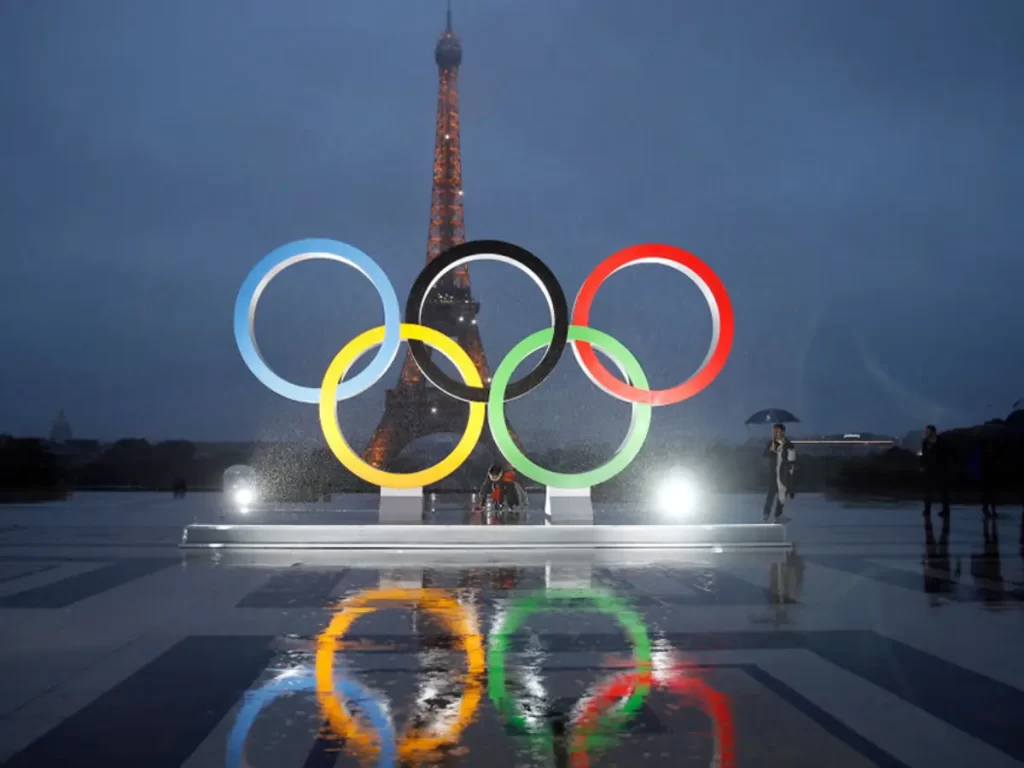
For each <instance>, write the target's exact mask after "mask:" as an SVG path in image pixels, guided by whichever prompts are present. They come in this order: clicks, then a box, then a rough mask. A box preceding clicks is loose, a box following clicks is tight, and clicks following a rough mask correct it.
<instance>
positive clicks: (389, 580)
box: [378, 568, 423, 589]
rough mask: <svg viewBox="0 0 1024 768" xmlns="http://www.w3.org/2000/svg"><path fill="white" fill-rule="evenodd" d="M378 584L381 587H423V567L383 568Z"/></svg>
mask: <svg viewBox="0 0 1024 768" xmlns="http://www.w3.org/2000/svg"><path fill="white" fill-rule="evenodd" d="M378 585H379V587H380V588H381V589H423V569H422V568H381V569H380V573H379V575H378Z"/></svg>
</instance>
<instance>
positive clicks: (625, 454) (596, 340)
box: [487, 325, 652, 488]
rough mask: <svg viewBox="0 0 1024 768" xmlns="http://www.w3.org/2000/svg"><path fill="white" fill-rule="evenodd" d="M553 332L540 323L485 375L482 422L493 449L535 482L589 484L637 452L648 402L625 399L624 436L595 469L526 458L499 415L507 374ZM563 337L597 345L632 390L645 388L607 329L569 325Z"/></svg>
mask: <svg viewBox="0 0 1024 768" xmlns="http://www.w3.org/2000/svg"><path fill="white" fill-rule="evenodd" d="M554 334H555V331H554V329H553V328H545V329H544V330H540V331H537V332H536V333H532V334H530V335H529V336H527V337H526V338H525V339H523V340H522V341H520V342H519V343H518V344H516V345H515V346H514V347H512V349H511V350H510V351H509V353H508V354H507V355H505V359H504V360H502V361H501V364H500V365H499V366H498V369H497V370H496V371H495V372H494V377H493V379H492V380H491V393H490V397H489V399H488V401H487V424H488V426H489V427H490V428H491V435H492V436H493V437H494V442H495V444H496V445H497V446H498V450H499V451H501V454H502V455H503V456H504V457H505V459H506V460H507V461H508V463H509V464H511V465H512V467H513V468H514V469H516V470H518V471H520V472H522V473H523V474H524V475H526V476H527V477H529V478H532V479H533V480H536V481H537V482H538V483H544V485H548V486H552V487H554V488H589V487H590V486H592V485H598V484H600V483H604V482H607V481H608V480H611V479H612V478H613V477H615V476H616V475H617V474H619V472H621V471H622V470H624V469H625V468H626V467H627V466H629V464H630V462H632V461H633V459H635V458H636V455H637V454H638V453H640V449H641V448H642V447H643V444H644V440H646V439H647V432H648V431H649V430H650V428H651V408H652V406H651V405H650V404H647V403H641V402H637V401H630V402H632V405H633V411H632V416H631V418H630V422H629V430H628V431H627V433H626V438H625V440H623V441H622V445H621V446H619V450H618V451H616V452H615V455H614V456H612V458H611V459H609V460H608V461H607V462H605V463H604V464H602V465H601V466H599V467H597V468H596V469H591V470H589V471H587V472H579V473H572V474H569V473H565V472H553V471H551V470H550V469H544V467H542V466H540V465H539V464H535V463H534V462H532V461H530V459H529V458H527V456H526V454H524V453H523V452H522V451H521V450H520V449H519V446H517V445H516V443H515V441H514V440H513V439H512V435H511V434H510V433H509V429H508V422H507V420H506V419H505V389H506V387H508V383H509V381H510V380H511V379H512V374H514V373H515V372H516V368H518V367H519V365H520V364H521V363H522V362H523V361H524V360H525V359H526V358H527V357H529V356H530V354H531V353H533V352H536V351H537V350H538V349H541V348H542V347H546V346H548V345H550V344H551V342H552V339H554ZM569 341H581V342H585V343H587V344H590V345H591V346H593V347H597V348H598V349H600V350H601V351H602V352H604V353H605V354H606V355H608V356H609V357H610V358H611V359H612V360H614V361H615V363H616V364H617V365H618V366H619V367H620V368H621V369H622V374H623V376H624V377H625V378H627V379H628V380H629V382H630V384H632V385H633V386H634V387H635V388H636V389H642V390H649V389H650V385H649V384H648V383H647V376H646V375H645V374H644V371H643V368H641V367H640V363H639V362H638V361H637V359H636V358H635V357H633V353H632V352H630V351H629V350H628V349H626V348H625V347H624V346H623V345H622V343H621V342H620V341H617V340H616V339H614V338H612V337H611V336H609V335H608V334H607V333H603V332H602V331H598V330H595V329H593V328H588V327H585V326H581V325H570V326H569Z"/></svg>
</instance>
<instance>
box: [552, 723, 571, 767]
mask: <svg viewBox="0 0 1024 768" xmlns="http://www.w3.org/2000/svg"><path fill="white" fill-rule="evenodd" d="M547 719H548V722H549V723H550V724H551V736H552V749H553V752H554V766H555V768H565V766H567V765H569V746H568V743H567V742H568V735H567V734H566V727H565V715H564V714H563V713H561V712H558V711H555V710H549V711H548V713H547Z"/></svg>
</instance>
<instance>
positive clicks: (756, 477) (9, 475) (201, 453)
mask: <svg viewBox="0 0 1024 768" xmlns="http://www.w3.org/2000/svg"><path fill="white" fill-rule="evenodd" d="M943 439H945V440H946V441H947V446H948V450H949V455H950V469H949V472H950V484H951V489H952V491H953V493H954V494H955V495H958V496H961V497H962V496H964V495H973V494H977V493H978V492H979V491H980V484H979V477H978V473H977V455H978V450H979V447H980V444H981V442H982V440H993V439H994V440H996V441H997V444H998V451H997V454H998V457H999V469H998V472H997V477H998V480H997V484H998V486H999V487H1000V488H1001V489H1002V490H1004V491H1005V492H1006V493H1011V492H1015V489H1016V487H1017V484H1018V482H1020V481H1021V479H1022V478H1024V434H1022V433H1021V432H1020V431H1014V430H1008V429H1005V428H1003V425H1001V424H989V425H986V426H985V427H975V428H971V429H964V430H955V431H951V432H946V433H944V434H943ZM614 450H615V447H614V446H610V445H587V446H570V447H567V448H562V449H558V450H552V451H548V452H546V453H538V454H537V455H536V460H537V461H538V463H540V464H541V465H543V466H545V467H548V468H550V469H553V470H556V471H562V472H580V471H583V470H587V469H591V468H593V467H595V466H597V465H599V464H600V463H602V462H604V461H606V460H607V459H608V457H609V456H611V455H612V453H613V451H614ZM236 464H246V465H250V466H252V467H254V468H255V469H256V471H257V473H258V474H259V476H260V477H261V481H262V482H261V485H262V487H263V488H264V490H265V492H269V493H270V495H271V496H273V497H275V498H278V499H282V500H296V501H301V500H316V499H318V498H323V497H324V496H326V495H328V494H330V493H342V492H364V491H373V490H375V488H374V487H372V486H370V485H369V484H368V483H365V482H364V481H362V480H360V479H358V478H356V477H354V476H353V475H352V474H351V473H349V472H348V471H347V470H346V469H345V468H343V467H342V466H341V465H340V464H339V463H338V461H337V460H336V459H335V458H334V456H333V455H332V454H331V453H330V451H329V450H328V449H327V448H324V447H319V446H306V445H294V444H281V443H254V444H252V445H249V446H246V447H240V448H238V449H236V450H225V449H223V448H221V449H219V450H217V451H209V450H203V449H202V446H197V445H196V444H194V443H191V442H188V441H185V440H169V441H165V442H159V443H150V442H148V441H146V440H143V439H139V438H125V439H123V440H118V441H117V442H115V443H113V444H111V445H108V446H101V445H100V444H99V443H96V442H95V441H72V443H71V444H62V445H52V444H50V443H48V442H46V441H43V440H38V439H27V438H12V437H9V436H0V501H11V500H25V499H48V498H60V497H61V496H63V495H65V494H66V492H67V491H68V490H73V489H83V490H84V489H90V490H94V489H95V490H98V489H122V488H123V489H139V490H166V491H168V492H170V491H171V489H172V488H174V487H175V485H176V484H178V483H180V482H181V481H184V483H185V484H186V485H187V487H188V488H189V489H192V490H200V489H207V490H219V489H220V488H221V486H222V479H223V474H224V471H225V470H226V469H227V468H228V467H230V466H233V465H236ZM401 469H402V470H404V471H409V470H412V469H416V467H404V466H403V467H402V468H401ZM678 469H684V470H686V471H689V472H691V473H692V474H693V475H694V476H695V477H696V478H697V479H698V481H699V483H700V484H701V486H702V487H703V488H705V489H706V490H708V491H718V492H738V491H761V490H763V489H764V488H765V487H766V486H767V484H768V480H769V477H770V472H771V468H770V467H769V466H768V464H767V463H766V462H765V461H763V460H762V459H761V457H760V450H759V449H753V448H752V447H750V446H742V447H736V446H731V445H726V444H715V443H706V444H701V443H696V442H685V443H680V444H678V445H660V446H655V445H648V446H646V447H645V449H644V450H643V451H642V452H641V453H640V455H639V456H638V457H637V459H636V461H634V462H633V463H632V464H631V465H630V466H629V467H628V468H627V469H626V470H625V471H624V472H622V473H621V474H620V475H618V476H617V477H615V478H614V479H613V480H611V481H610V482H608V483H604V484H603V485H601V486H598V487H597V488H595V489H594V498H595V499H597V500H600V499H605V500H616V499H631V498H642V497H643V496H644V495H645V494H649V493H650V491H651V490H652V488H653V486H654V485H655V484H656V483H657V482H658V478H659V477H660V476H663V475H665V474H668V473H669V472H672V471H675V470H678ZM798 472H799V477H798V487H797V490H798V492H804V493H807V492H828V493H831V494H837V495H844V496H852V495H859V496H862V495H874V496H885V497H909V496H912V495H916V494H918V493H919V492H920V488H921V481H922V478H921V473H920V471H919V459H918V456H917V455H916V454H914V453H911V452H908V451H904V450H901V449H899V448H893V449H890V450H889V451H887V452H885V453H882V454H876V455H873V456H868V457H863V458H850V457H837V456H814V455H807V454H806V453H805V454H802V455H801V456H800V460H799V469H798ZM470 480H471V481H472V482H470V483H469V484H468V485H467V484H466V481H465V480H463V481H461V484H462V485H464V486H465V487H460V486H459V484H458V483H455V482H453V479H452V478H449V479H448V480H447V481H445V482H443V483H442V484H441V485H440V486H438V487H436V488H432V489H431V490H435V491H465V490H476V486H477V483H478V481H479V479H478V478H476V477H473V478H470Z"/></svg>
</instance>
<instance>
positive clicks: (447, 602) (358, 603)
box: [316, 589, 484, 762]
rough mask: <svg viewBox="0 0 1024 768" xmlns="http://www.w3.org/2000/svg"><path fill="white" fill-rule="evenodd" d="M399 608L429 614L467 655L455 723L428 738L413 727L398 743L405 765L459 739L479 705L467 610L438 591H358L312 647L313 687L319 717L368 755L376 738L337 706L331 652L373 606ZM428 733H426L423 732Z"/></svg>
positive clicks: (476, 644)
mask: <svg viewBox="0 0 1024 768" xmlns="http://www.w3.org/2000/svg"><path fill="white" fill-rule="evenodd" d="M381 603H383V604H388V603H391V604H398V605H411V606H413V607H420V608H423V609H424V610H426V611H428V612H429V613H431V614H434V615H435V616H437V617H438V618H439V619H441V620H442V621H443V622H444V623H445V625H446V626H447V628H448V630H449V632H451V634H452V635H453V636H455V637H457V638H458V639H459V641H460V645H461V646H462V648H463V650H464V651H465V654H466V688H465V691H464V692H463V695H462V699H461V700H460V702H459V710H458V715H457V717H456V722H455V724H454V725H453V726H452V727H451V728H450V729H449V730H448V732H446V733H444V734H443V735H437V734H431V733H429V729H412V730H411V731H410V732H409V733H406V734H403V736H402V738H401V740H400V742H399V744H398V758H399V760H400V761H402V762H405V761H408V760H413V759H414V758H417V757H420V758H422V757H423V755H424V754H427V753H430V752H433V751H435V750H437V749H438V748H440V747H442V746H444V745H445V744H452V743H455V742H456V741H458V739H459V737H460V735H461V734H462V731H463V730H464V729H465V728H466V726H467V725H469V723H470V722H472V720H473V716H474V714H475V713H476V709H477V707H478V706H479V704H480V697H481V693H482V687H483V684H482V681H481V678H482V676H483V672H484V651H483V641H482V640H481V638H480V633H479V632H478V631H477V626H476V621H475V619H474V617H473V614H472V612H471V610H470V609H469V608H467V607H465V606H463V605H461V604H460V603H459V602H458V601H457V600H456V599H455V598H454V597H452V596H451V595H450V594H449V593H447V592H446V591H445V590H439V589H377V590H369V591H367V592H362V593H360V594H358V595H354V596H352V597H350V598H347V599H345V600H343V601H342V602H341V604H340V605H339V606H338V608H339V610H338V612H337V613H335V615H334V617H333V618H332V619H331V623H330V624H329V625H328V627H327V629H325V630H324V631H323V632H322V633H321V634H320V636H319V637H318V638H317V644H316V689H317V693H318V694H319V697H320V705H321V708H322V709H323V711H324V715H325V717H326V718H327V720H328V722H329V723H330V724H331V727H332V728H334V730H335V732H336V733H337V734H338V735H339V736H342V737H343V738H344V739H345V740H346V743H347V744H350V745H351V746H352V747H353V748H354V749H356V750H358V751H360V752H362V753H363V754H372V753H373V752H374V750H375V748H376V743H375V740H374V739H372V738H371V737H370V736H368V735H367V734H366V733H365V732H364V731H363V730H362V729H361V728H360V727H359V724H358V723H357V722H356V721H355V720H354V718H352V717H351V716H350V715H349V713H348V712H346V711H345V708H344V707H343V706H341V703H340V702H339V700H338V698H337V695H336V693H335V691H334V686H333V679H334V654H335V651H337V650H338V645H339V643H340V642H341V640H342V638H343V637H344V636H345V634H346V633H347V632H348V629H349V627H350V626H351V625H352V623H353V622H355V620H356V619H358V618H359V617H361V616H366V615H367V614H370V613H373V612H375V611H376V610H377V607H376V606H377V605H378V604H381ZM424 731H427V732H424Z"/></svg>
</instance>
